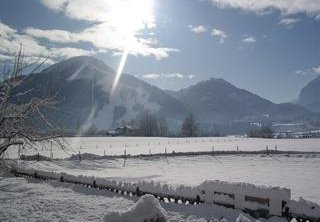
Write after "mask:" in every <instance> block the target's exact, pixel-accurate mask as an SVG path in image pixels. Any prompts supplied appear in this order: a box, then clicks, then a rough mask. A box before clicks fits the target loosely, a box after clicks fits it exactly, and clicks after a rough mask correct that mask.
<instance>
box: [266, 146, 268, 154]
mask: <svg viewBox="0 0 320 222" xmlns="http://www.w3.org/2000/svg"><path fill="white" fill-rule="evenodd" d="M266 151H267V155H269V148H268V145H267V146H266Z"/></svg>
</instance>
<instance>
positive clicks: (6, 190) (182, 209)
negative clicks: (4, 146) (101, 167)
mask: <svg viewBox="0 0 320 222" xmlns="http://www.w3.org/2000/svg"><path fill="white" fill-rule="evenodd" d="M0 191H1V192H0V221H1V222H2V221H3V222H6V221H19V222H24V221H28V222H29V221H31V222H33V221H44V222H45V221H48V222H49V221H50V222H51V221H61V222H62V221H63V222H66V221H70V222H82V221H112V220H113V221H117V219H119V218H121V219H123V218H126V217H127V216H125V215H129V214H131V216H132V220H129V221H135V220H134V219H135V217H136V216H137V214H136V213H138V212H141V211H144V209H142V207H146V204H152V206H153V207H156V209H154V208H153V207H150V208H148V209H150V210H151V211H152V212H157V213H160V212H161V214H163V215H166V217H167V220H168V221H172V222H183V221H186V222H207V221H208V220H211V221H215V222H219V221H221V222H222V221H223V222H227V221H230V222H232V221H236V220H237V218H238V217H239V215H240V214H241V211H240V210H232V209H227V208H224V207H220V206H213V205H206V204H202V205H197V206H191V205H187V206H185V205H176V204H171V203H161V205H160V204H158V203H156V202H155V201H154V200H153V199H151V198H150V197H147V198H143V199H142V200H141V201H140V202H139V201H138V199H137V198H124V197H121V196H119V195H117V194H114V193H111V192H108V191H106V190H97V189H89V188H85V187H83V186H80V185H73V184H68V183H61V182H57V181H39V180H36V179H25V178H16V177H13V176H11V175H10V174H3V173H1V172H0ZM137 201H138V202H137ZM136 202H137V203H136ZM135 204H136V205H135ZM117 212H118V213H117ZM110 215H113V216H112V217H110ZM115 215H117V216H115ZM222 217H224V218H225V219H223V220H218V219H217V218H222ZM241 217H242V216H241ZM245 217H247V218H249V219H251V220H252V218H251V217H250V216H248V215H245ZM110 218H112V220H111V219H110ZM108 219H110V220H108ZM120 221H124V220H120ZM240 221H242V220H240ZM253 221H254V220H253ZM260 221H262V222H264V221H266V220H264V219H261V220H260ZM268 221H270V222H275V221H277V222H285V220H284V219H281V218H278V217H273V218H271V219H269V220H268ZM246 222H247V221H246ZM248 222H249V221H248Z"/></svg>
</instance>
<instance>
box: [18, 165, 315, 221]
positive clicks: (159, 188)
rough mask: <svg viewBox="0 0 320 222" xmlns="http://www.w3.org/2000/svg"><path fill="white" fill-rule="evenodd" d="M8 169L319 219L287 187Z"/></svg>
mask: <svg viewBox="0 0 320 222" xmlns="http://www.w3.org/2000/svg"><path fill="white" fill-rule="evenodd" d="M12 172H13V173H14V174H15V175H16V176H18V177H33V178H37V179H43V180H59V181H61V182H67V183H73V184H80V185H84V186H87V187H90V188H97V189H107V190H109V191H112V192H115V193H118V194H124V195H130V196H142V195H144V194H152V195H154V196H155V197H156V198H158V199H159V200H160V201H167V202H174V203H179V204H200V203H205V204H217V205H222V206H225V207H231V208H234V209H241V210H243V211H245V212H247V213H249V214H251V215H252V216H254V217H256V218H258V217H265V218H268V217H270V216H273V215H274V216H285V217H287V218H289V219H290V220H291V219H292V218H297V219H298V221H309V222H313V221H314V222H320V206H319V205H317V204H315V203H312V202H309V201H306V200H303V199H300V200H299V201H295V200H291V191H290V190H289V189H286V188H280V187H267V186H256V185H253V184H249V183H229V182H224V181H217V180H215V181H205V182H203V183H202V184H200V185H199V186H196V187H191V186H184V185H181V186H179V187H176V188H174V187H172V186H169V185H168V184H160V183H155V182H153V181H151V182H146V181H140V182H136V183H132V182H121V181H116V180H110V179H105V178H95V177H93V176H91V177H90V176H83V175H80V176H75V175H70V174H67V173H57V172H47V171H39V170H35V169H22V168H19V167H18V168H14V169H12Z"/></svg>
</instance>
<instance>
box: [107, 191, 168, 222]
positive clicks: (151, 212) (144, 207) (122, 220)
mask: <svg viewBox="0 0 320 222" xmlns="http://www.w3.org/2000/svg"><path fill="white" fill-rule="evenodd" d="M166 220H167V213H166V211H165V210H164V209H163V208H162V206H161V205H160V203H159V201H158V200H157V199H156V198H155V197H154V196H152V195H144V196H142V197H141V198H140V200H139V201H138V202H137V203H136V204H135V205H134V206H133V207H132V208H131V209H129V210H128V211H126V212H123V213H119V212H114V213H111V214H110V215H107V216H106V217H105V222H141V221H159V222H165V221H166Z"/></svg>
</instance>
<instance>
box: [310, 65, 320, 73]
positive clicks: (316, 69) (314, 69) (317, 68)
mask: <svg viewBox="0 0 320 222" xmlns="http://www.w3.org/2000/svg"><path fill="white" fill-rule="evenodd" d="M312 70H313V71H314V72H315V73H316V74H320V65H319V66H318V67H314V68H312Z"/></svg>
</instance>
